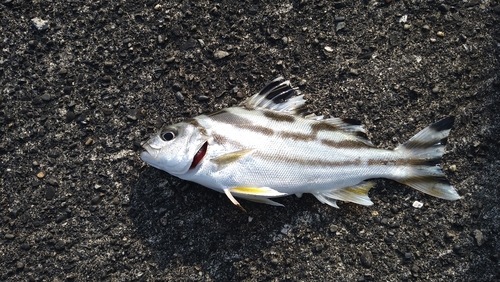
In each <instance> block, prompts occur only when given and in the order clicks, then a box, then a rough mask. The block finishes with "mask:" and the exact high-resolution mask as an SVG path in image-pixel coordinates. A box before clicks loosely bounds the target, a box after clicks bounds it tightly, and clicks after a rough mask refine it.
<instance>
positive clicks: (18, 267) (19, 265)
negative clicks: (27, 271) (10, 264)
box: [16, 261, 24, 270]
mask: <svg viewBox="0 0 500 282" xmlns="http://www.w3.org/2000/svg"><path fill="white" fill-rule="evenodd" d="M16 268H17V270H22V269H23V268H24V263H22V262H20V261H18V262H17V263H16Z"/></svg>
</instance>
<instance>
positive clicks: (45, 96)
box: [41, 94, 52, 102]
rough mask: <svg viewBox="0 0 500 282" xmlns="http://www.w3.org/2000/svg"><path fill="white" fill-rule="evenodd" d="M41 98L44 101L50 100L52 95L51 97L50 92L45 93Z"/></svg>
mask: <svg viewBox="0 0 500 282" xmlns="http://www.w3.org/2000/svg"><path fill="white" fill-rule="evenodd" d="M41 98H42V100H43V101H45V102H48V101H50V99H51V98H52V97H50V94H43V95H42V96H41Z"/></svg>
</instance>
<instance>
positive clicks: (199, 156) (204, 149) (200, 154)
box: [189, 142, 208, 169]
mask: <svg viewBox="0 0 500 282" xmlns="http://www.w3.org/2000/svg"><path fill="white" fill-rule="evenodd" d="M207 147H208V142H205V144H203V146H201V148H200V149H199V150H198V152H197V153H196V155H194V158H193V162H192V163H191V167H189V169H193V168H195V167H196V166H197V165H198V164H199V163H200V162H201V160H202V159H203V157H204V156H205V154H206V153H207Z"/></svg>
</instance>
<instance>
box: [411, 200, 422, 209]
mask: <svg viewBox="0 0 500 282" xmlns="http://www.w3.org/2000/svg"><path fill="white" fill-rule="evenodd" d="M423 206H424V203H422V202H419V201H415V202H413V207H414V208H417V209H419V208H421V207H423Z"/></svg>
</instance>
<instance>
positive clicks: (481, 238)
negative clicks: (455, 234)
mask: <svg viewBox="0 0 500 282" xmlns="http://www.w3.org/2000/svg"><path fill="white" fill-rule="evenodd" d="M473 233H474V239H476V244H477V245H478V246H479V247H481V246H482V245H483V244H484V236H483V232H481V230H474V232H473Z"/></svg>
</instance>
